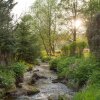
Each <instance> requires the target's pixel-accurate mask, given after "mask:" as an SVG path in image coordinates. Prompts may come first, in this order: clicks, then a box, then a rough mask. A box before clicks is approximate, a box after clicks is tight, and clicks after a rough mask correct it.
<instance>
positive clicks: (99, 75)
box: [88, 68, 100, 85]
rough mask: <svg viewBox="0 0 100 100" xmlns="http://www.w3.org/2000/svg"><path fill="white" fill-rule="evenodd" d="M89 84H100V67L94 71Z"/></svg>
mask: <svg viewBox="0 0 100 100" xmlns="http://www.w3.org/2000/svg"><path fill="white" fill-rule="evenodd" d="M88 84H91V85H93V84H100V68H98V70H95V71H94V72H93V74H92V75H91V76H90V78H89V81H88Z"/></svg>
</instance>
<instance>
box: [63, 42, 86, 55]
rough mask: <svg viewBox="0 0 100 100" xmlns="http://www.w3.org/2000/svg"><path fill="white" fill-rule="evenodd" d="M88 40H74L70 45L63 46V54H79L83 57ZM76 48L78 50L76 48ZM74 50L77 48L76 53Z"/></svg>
mask: <svg viewBox="0 0 100 100" xmlns="http://www.w3.org/2000/svg"><path fill="white" fill-rule="evenodd" d="M86 45H87V44H86V42H84V41H79V42H77V41H76V42H72V43H71V44H69V45H66V46H65V45H64V46H63V47H62V54H63V56H75V55H76V56H78V57H81V56H82V55H83V50H84V48H85V47H86ZM75 48H76V50H75ZM74 50H75V54H74Z"/></svg>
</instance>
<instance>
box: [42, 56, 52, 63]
mask: <svg viewBox="0 0 100 100" xmlns="http://www.w3.org/2000/svg"><path fill="white" fill-rule="evenodd" d="M51 59H52V58H51V57H48V56H46V57H42V58H41V60H42V62H49V61H50V60H51Z"/></svg>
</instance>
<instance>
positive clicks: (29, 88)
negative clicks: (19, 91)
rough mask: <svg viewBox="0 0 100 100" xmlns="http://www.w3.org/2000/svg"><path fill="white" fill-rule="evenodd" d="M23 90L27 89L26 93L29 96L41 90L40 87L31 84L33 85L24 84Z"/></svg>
mask: <svg viewBox="0 0 100 100" xmlns="http://www.w3.org/2000/svg"><path fill="white" fill-rule="evenodd" d="M23 90H24V91H26V94H27V95H28V96H30V95H34V94H37V93H39V92H40V91H39V89H37V88H36V87H34V86H31V85H24V86H23Z"/></svg>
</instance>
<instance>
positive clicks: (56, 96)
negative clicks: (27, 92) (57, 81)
mask: <svg viewBox="0 0 100 100" xmlns="http://www.w3.org/2000/svg"><path fill="white" fill-rule="evenodd" d="M48 100H58V95H50V96H49V97H48Z"/></svg>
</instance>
